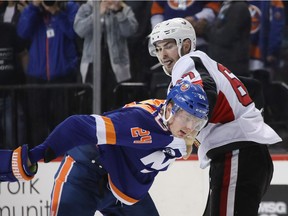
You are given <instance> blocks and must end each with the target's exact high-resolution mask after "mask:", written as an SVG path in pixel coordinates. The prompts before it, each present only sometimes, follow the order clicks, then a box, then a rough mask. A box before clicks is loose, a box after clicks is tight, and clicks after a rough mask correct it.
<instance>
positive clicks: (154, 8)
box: [151, 2, 164, 15]
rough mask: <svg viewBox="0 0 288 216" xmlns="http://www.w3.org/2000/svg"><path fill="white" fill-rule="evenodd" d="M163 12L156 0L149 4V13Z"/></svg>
mask: <svg viewBox="0 0 288 216" xmlns="http://www.w3.org/2000/svg"><path fill="white" fill-rule="evenodd" d="M163 13H164V8H163V7H161V6H160V5H159V4H158V2H153V3H152V6H151V15H155V14H163Z"/></svg>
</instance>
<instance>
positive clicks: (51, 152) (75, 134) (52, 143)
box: [29, 115, 98, 163]
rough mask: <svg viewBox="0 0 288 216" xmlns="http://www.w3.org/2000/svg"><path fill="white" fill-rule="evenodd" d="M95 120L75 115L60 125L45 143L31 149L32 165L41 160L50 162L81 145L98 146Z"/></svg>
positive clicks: (90, 117)
mask: <svg viewBox="0 0 288 216" xmlns="http://www.w3.org/2000/svg"><path fill="white" fill-rule="evenodd" d="M96 124H97V122H96V121H95V118H94V117H93V116H89V115H73V116H70V117H68V118H67V119H65V120H64V121H63V122H62V123H60V124H59V125H58V126H57V127H56V128H55V129H54V130H53V131H52V133H51V134H50V135H49V136H48V137H47V138H46V139H45V141H44V142H43V143H42V144H40V145H38V146H36V147H35V148H33V149H31V151H30V152H29V158H30V160H31V162H32V163H35V162H37V161H39V160H41V159H44V162H49V161H51V160H53V159H55V158H57V157H58V156H61V155H63V154H64V153H65V152H67V151H68V150H70V149H72V148H74V147H76V146H81V145H96V144H97V142H98V140H97V138H96Z"/></svg>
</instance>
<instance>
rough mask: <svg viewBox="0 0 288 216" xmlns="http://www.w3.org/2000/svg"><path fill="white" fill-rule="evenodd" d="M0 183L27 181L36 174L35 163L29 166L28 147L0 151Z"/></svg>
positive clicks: (36, 166)
mask: <svg viewBox="0 0 288 216" xmlns="http://www.w3.org/2000/svg"><path fill="white" fill-rule="evenodd" d="M0 160H1V163H0V182H3V181H8V182H14V181H21V180H22V181H23V180H25V181H29V180H31V179H32V178H33V177H34V175H35V174H36V172H37V168H38V165H37V163H35V164H33V165H30V166H29V157H28V145H23V146H20V147H18V148H17V149H15V150H14V151H12V150H0Z"/></svg>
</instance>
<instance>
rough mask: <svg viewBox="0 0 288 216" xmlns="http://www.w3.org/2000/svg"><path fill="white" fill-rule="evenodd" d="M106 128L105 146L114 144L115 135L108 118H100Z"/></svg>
mask: <svg viewBox="0 0 288 216" xmlns="http://www.w3.org/2000/svg"><path fill="white" fill-rule="evenodd" d="M102 118H103V120H104V123H105V128H106V142H107V144H116V133H115V128H114V125H113V123H112V121H111V119H110V118H107V117H104V116H102Z"/></svg>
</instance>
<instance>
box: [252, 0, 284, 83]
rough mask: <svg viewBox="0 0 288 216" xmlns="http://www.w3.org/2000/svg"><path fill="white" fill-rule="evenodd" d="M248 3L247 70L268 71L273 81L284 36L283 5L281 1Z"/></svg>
mask: <svg viewBox="0 0 288 216" xmlns="http://www.w3.org/2000/svg"><path fill="white" fill-rule="evenodd" d="M248 2H249V4H250V6H249V10H250V14H251V19H252V27H251V32H250V34H251V47H250V66H249V68H250V71H252V72H255V71H257V70H258V71H259V70H262V71H263V70H266V71H270V79H273V73H277V72H276V71H275V69H277V68H278V67H279V55H280V49H281V43H282V40H283V35H284V27H285V13H284V5H283V2H282V1H281V0H270V1H248Z"/></svg>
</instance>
